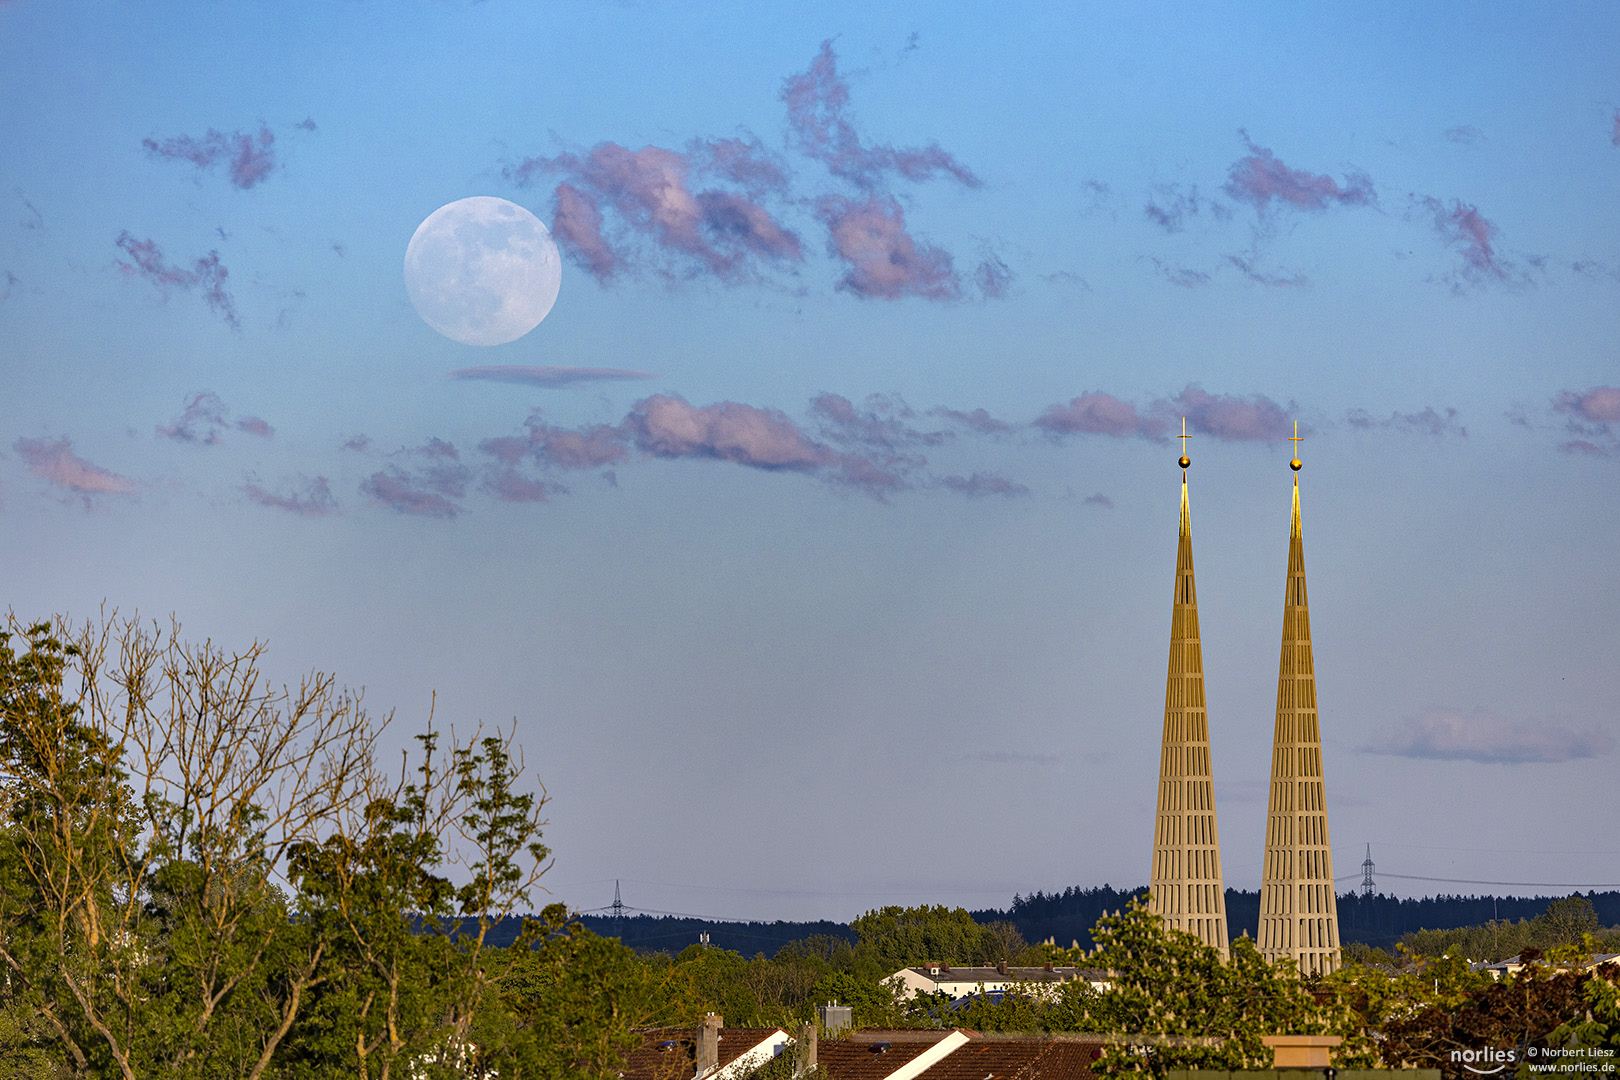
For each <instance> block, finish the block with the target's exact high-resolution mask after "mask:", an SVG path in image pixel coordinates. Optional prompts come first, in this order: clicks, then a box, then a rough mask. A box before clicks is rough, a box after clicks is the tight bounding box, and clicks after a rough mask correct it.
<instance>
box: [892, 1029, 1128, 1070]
mask: <svg viewBox="0 0 1620 1080" xmlns="http://www.w3.org/2000/svg"><path fill="white" fill-rule="evenodd" d="M1101 1047H1102V1044H1101V1043H1098V1042H1091V1041H1081V1040H1079V1039H1066V1038H1063V1037H1062V1036H1051V1035H1029V1036H1023V1037H1015V1038H997V1037H993V1036H992V1037H990V1038H985V1037H983V1036H981V1037H979V1038H975V1039H973V1040H971V1041H969V1042H968V1043H967V1044H966V1045H964V1046H960V1047H958V1048H957V1049H956V1050H954V1051H952V1052H951V1053H950V1054H947V1055H946V1056H945V1058H944V1059H943V1060H942V1061H940V1062H938V1063H936V1064H935V1065H933V1066H932V1067H931V1068H928V1069H926V1070H924V1071H923V1073H922V1075H921V1076H920V1077H918V1080H1094V1078H1095V1075H1096V1074H1094V1073H1093V1072H1092V1071H1091V1064H1092V1061H1093V1060H1094V1059H1093V1057H1092V1052H1093V1051H1094V1050H1099V1049H1101Z"/></svg>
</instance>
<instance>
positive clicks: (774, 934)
mask: <svg viewBox="0 0 1620 1080" xmlns="http://www.w3.org/2000/svg"><path fill="white" fill-rule="evenodd" d="M1145 895H1146V890H1145V889H1115V888H1113V887H1111V886H1108V885H1103V886H1100V887H1097V888H1090V889H1081V888H1078V887H1070V888H1068V889H1064V890H1063V891H1062V892H1052V893H1047V892H1038V891H1037V892H1034V893H1031V894H1029V895H1028V896H1014V897H1013V902H1012V905H1011V906H1010V907H1007V908H1004V909H1003V908H984V909H982V910H979V911H974V912H972V915H973V918H974V921H976V922H979V923H983V924H988V923H992V922H1007V923H1011V924H1012V925H1013V926H1015V927H1017V928H1018V931H1019V933H1021V934H1022V935H1023V937H1024V940H1026V941H1029V942H1040V941H1045V940H1046V939H1047V938H1051V939H1053V940H1054V941H1055V942H1056V943H1057V944H1058V945H1060V946H1067V945H1068V944H1069V943H1070V942H1076V941H1077V942H1079V943H1080V944H1081V945H1082V946H1084V947H1086V948H1090V947H1091V945H1092V941H1091V928H1092V927H1093V926H1095V925H1096V922H1097V920H1098V919H1099V918H1101V917H1102V916H1103V914H1104V913H1106V912H1112V911H1118V910H1120V909H1121V908H1124V907H1125V906H1127V905H1128V904H1129V903H1130V901H1131V899H1132V898H1133V897H1137V896H1145ZM1571 895H1574V896H1584V897H1586V898H1587V899H1588V900H1590V901H1591V903H1592V908H1593V910H1594V911H1595V912H1596V914H1597V916H1598V919H1599V920H1600V921H1601V922H1602V924H1603V925H1604V926H1614V925H1616V924H1620V890H1614V891H1609V892H1586V893H1573V894H1571ZM1556 899H1559V898H1558V897H1549V896H1534V897H1532V896H1425V897H1422V898H1419V899H1410V900H1409V899H1402V898H1400V897H1395V896H1385V895H1384V894H1382V893H1376V894H1374V895H1372V896H1370V897H1364V896H1362V895H1361V894H1360V893H1358V892H1349V893H1342V894H1340V896H1339V901H1338V903H1339V939H1340V941H1341V942H1342V943H1343V944H1346V945H1349V944H1351V943H1353V942H1361V943H1363V944H1366V945H1369V946H1373V947H1375V948H1381V949H1392V948H1393V947H1394V945H1395V943H1396V942H1397V941H1399V940H1400V939H1401V938H1402V937H1403V936H1405V935H1406V934H1409V933H1413V932H1415V931H1418V930H1451V929H1456V928H1459V927H1465V926H1480V925H1483V924H1485V923H1489V922H1491V921H1493V920H1502V921H1516V920H1519V919H1533V918H1535V917H1536V916H1538V915H1540V914H1542V913H1543V912H1545V911H1546V910H1547V905H1548V904H1550V903H1552V901H1553V900H1556ZM579 921H580V922H582V923H584V924H585V926H586V927H587V928H589V929H590V930H592V931H594V932H595V933H598V934H601V935H602V936H604V937H616V938H619V939H620V940H621V941H623V942H624V944H626V945H628V946H630V947H631V948H634V949H636V950H637V951H639V952H669V953H679V952H680V951H681V950H682V949H684V948H686V947H687V946H688V945H694V944H697V943H698V942H699V941H700V940H701V935H703V934H707V935H708V943H709V944H710V945H714V946H717V947H719V948H722V949H731V950H733V951H735V952H739V953H742V954H743V955H744V956H753V955H754V954H755V953H764V954H765V955H766V956H774V955H775V954H776V951H777V950H778V949H780V948H781V947H782V946H784V945H786V944H787V943H788V942H790V941H802V940H803V939H805V938H808V937H814V936H819V935H825V936H827V937H835V938H842V939H844V940H846V941H850V942H853V941H854V940H855V931H854V930H852V929H850V927H849V925H848V924H847V923H840V922H833V921H830V920H826V919H823V920H819V921H815V922H788V921H780V920H779V921H776V922H719V921H710V920H707V919H694V918H681V917H677V916H654V915H631V916H627V917H625V918H623V919H615V918H612V917H610V916H604V915H594V914H593V915H582V916H580V920H579ZM1259 924H1260V893H1259V892H1258V891H1250V890H1243V889H1227V890H1226V926H1227V931H1228V933H1229V935H1230V936H1231V937H1233V938H1237V937H1240V936H1242V935H1243V934H1245V933H1247V934H1248V935H1249V936H1250V937H1253V936H1254V934H1255V931H1256V928H1257V927H1258V926H1259ZM502 929H503V930H504V929H507V928H505V927H503V928H502ZM510 930H511V935H512V936H513V937H514V938H515V937H516V934H517V925H516V922H515V921H514V925H513V926H512V927H510ZM497 936H504V935H500V934H498V935H497Z"/></svg>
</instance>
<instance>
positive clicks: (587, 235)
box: [551, 184, 623, 282]
mask: <svg viewBox="0 0 1620 1080" xmlns="http://www.w3.org/2000/svg"><path fill="white" fill-rule="evenodd" d="M551 235H552V236H554V237H556V238H557V244H558V246H559V247H561V248H562V249H563V251H565V252H567V253H568V254H569V255H571V256H572V257H573V259H574V261H575V262H577V263H579V265H580V266H581V267H583V268H584V270H585V272H586V273H588V274H590V275H591V276H592V277H594V278H595V279H596V280H597V281H601V282H607V281H609V280H611V279H612V277H613V275H614V274H616V273H617V272H618V270H619V267H620V266H621V265H622V262H623V260H621V259H620V257H619V253H618V252H616V251H614V250H613V245H612V244H610V243H608V240H607V237H605V236H604V235H603V234H602V208H601V207H599V206H597V205H596V199H595V198H593V197H592V196H590V195H587V194H586V193H585V192H583V191H581V190H580V189H579V188H577V187H575V186H574V185H572V184H558V185H557V190H556V192H555V194H554V195H553V197H552V209H551Z"/></svg>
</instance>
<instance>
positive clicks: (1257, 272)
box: [1226, 255, 1311, 289]
mask: <svg viewBox="0 0 1620 1080" xmlns="http://www.w3.org/2000/svg"><path fill="white" fill-rule="evenodd" d="M1226 261H1227V262H1228V263H1231V264H1232V266H1234V267H1236V268H1237V272H1238V273H1240V274H1242V275H1243V276H1244V277H1246V278H1248V279H1249V280H1250V281H1252V282H1254V283H1255V284H1256V285H1266V286H1269V287H1271V288H1274V289H1308V288H1310V287H1311V282H1310V279H1309V278H1307V277H1306V276H1305V275H1304V274H1300V273H1294V274H1273V273H1270V272H1268V271H1266V270H1263V269H1261V267H1260V265H1259V260H1258V259H1256V258H1255V257H1253V256H1244V255H1228V256H1227V257H1226Z"/></svg>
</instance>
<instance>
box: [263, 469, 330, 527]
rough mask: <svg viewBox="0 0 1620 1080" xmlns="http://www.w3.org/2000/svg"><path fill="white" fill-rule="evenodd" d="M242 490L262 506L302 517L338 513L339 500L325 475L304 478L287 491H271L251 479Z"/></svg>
mask: <svg viewBox="0 0 1620 1080" xmlns="http://www.w3.org/2000/svg"><path fill="white" fill-rule="evenodd" d="M242 492H243V494H245V495H246V496H247V497H248V498H249V499H251V500H253V501H254V502H255V503H258V504H259V505H260V506H266V507H269V508H270V509H272V510H285V511H287V512H288V513H290V514H298V515H299V516H301V517H326V516H327V515H328V514H335V513H337V501H336V500H335V499H333V498H332V489H331V488H330V487H329V486H328V485H327V483H326V477H324V476H317V477H315V478H314V479H312V480H311V479H304V480H302V481H301V482H300V483H298V484H297V485H295V486H294V487H293V489H292V490H290V491H287V492H278V491H271V490H269V489H268V488H265V487H262V486H260V485H259V484H258V483H257V482H256V481H252V480H250V481H249V482H248V483H246V484H243V485H242Z"/></svg>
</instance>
